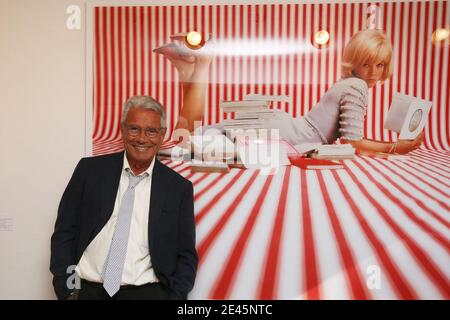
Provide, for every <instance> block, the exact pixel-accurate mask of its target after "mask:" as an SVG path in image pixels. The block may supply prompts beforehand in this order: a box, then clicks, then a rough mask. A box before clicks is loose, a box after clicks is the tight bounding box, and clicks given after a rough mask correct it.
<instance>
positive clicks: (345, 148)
mask: <svg viewBox="0 0 450 320" xmlns="http://www.w3.org/2000/svg"><path fill="white" fill-rule="evenodd" d="M310 156H311V158H316V159H326V160H346V159H354V158H355V148H353V147H352V145H350V144H322V145H319V146H318V147H317V149H315V150H314V152H312V153H311V154H310Z"/></svg>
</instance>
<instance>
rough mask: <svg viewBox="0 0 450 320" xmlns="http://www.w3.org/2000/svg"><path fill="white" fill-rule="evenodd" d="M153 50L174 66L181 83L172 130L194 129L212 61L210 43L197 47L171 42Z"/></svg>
mask: <svg viewBox="0 0 450 320" xmlns="http://www.w3.org/2000/svg"><path fill="white" fill-rule="evenodd" d="M155 52H157V53H160V54H163V55H164V56H165V57H167V58H168V59H169V61H170V62H171V63H172V64H173V65H174V66H175V68H176V69H177V71H178V74H179V77H180V82H181V83H182V88H183V101H182V108H181V112H180V115H179V119H178V122H177V124H176V126H175V129H186V130H188V132H192V131H193V130H194V129H195V128H194V126H195V122H196V121H202V120H203V117H204V114H205V100H206V91H207V89H208V77H209V66H210V64H211V62H212V54H211V50H210V42H207V43H206V45H205V46H204V47H203V48H201V49H199V50H192V49H188V48H185V47H181V46H178V45H177V44H175V43H171V44H169V45H167V46H164V47H161V48H159V49H156V50H155Z"/></svg>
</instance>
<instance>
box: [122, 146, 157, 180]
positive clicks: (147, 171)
mask: <svg viewBox="0 0 450 320" xmlns="http://www.w3.org/2000/svg"><path fill="white" fill-rule="evenodd" d="M155 159H156V155H155V156H154V157H153V160H152V162H151V163H150V165H149V166H148V168H147V169H146V170H145V171H144V172H142V173H141V174H139V175H138V176H141V175H143V174H145V173H147V174H148V176H149V177H151V176H152V172H153V167H154V166H155ZM126 169H130V172H131V173H133V171H132V170H131V167H130V164H129V163H128V159H127V153H126V152H125V153H124V155H123V168H122V171H125V170H126Z"/></svg>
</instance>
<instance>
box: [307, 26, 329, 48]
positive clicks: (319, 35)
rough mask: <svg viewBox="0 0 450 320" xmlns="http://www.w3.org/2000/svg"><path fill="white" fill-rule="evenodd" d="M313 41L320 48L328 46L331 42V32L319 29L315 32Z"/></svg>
mask: <svg viewBox="0 0 450 320" xmlns="http://www.w3.org/2000/svg"><path fill="white" fill-rule="evenodd" d="M311 42H312V45H313V46H314V47H316V48H318V49H323V48H326V47H328V45H329V44H330V34H329V33H328V31H326V30H320V31H317V32H316V33H315V34H313V37H312V39H311Z"/></svg>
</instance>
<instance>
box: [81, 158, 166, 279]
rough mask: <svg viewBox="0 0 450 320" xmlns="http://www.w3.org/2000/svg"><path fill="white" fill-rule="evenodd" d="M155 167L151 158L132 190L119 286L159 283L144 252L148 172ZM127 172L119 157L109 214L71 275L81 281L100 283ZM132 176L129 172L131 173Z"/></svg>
mask: <svg viewBox="0 0 450 320" xmlns="http://www.w3.org/2000/svg"><path fill="white" fill-rule="evenodd" d="M154 165H155V158H153V160H152V162H151V164H150V166H149V167H148V168H147V170H145V171H144V172H142V173H141V174H140V175H143V174H145V173H147V174H148V176H147V177H146V178H144V179H143V180H142V181H141V182H140V183H139V184H138V185H137V187H136V189H135V198H134V207H133V214H132V218H131V225H130V235H129V238H128V248H127V254H126V258H125V265H124V268H123V273H122V282H121V285H136V286H138V285H143V284H146V283H150V282H159V280H158V278H157V277H156V275H155V272H154V270H153V267H152V263H151V257H150V252H149V248H148V219H149V209H150V192H151V187H152V171H153V167H154ZM127 168H130V165H129V163H128V160H127V157H126V154H125V155H124V157H123V168H122V174H121V177H120V183H119V189H118V191H117V196H116V201H115V204H114V209H113V213H112V215H111V218H110V219H109V220H108V222H107V223H106V225H105V226H104V227H103V229H102V230H101V231H100V232H99V233H98V234H97V236H96V237H95V238H94V240H92V242H91V243H90V244H89V246H88V247H87V248H86V250H85V251H84V253H83V256H82V257H81V259H80V261H79V263H78V265H77V267H76V269H75V271H76V272H77V274H78V275H79V276H80V277H81V278H82V279H85V280H88V281H92V282H98V283H102V282H103V279H102V276H101V274H102V271H103V265H104V264H105V260H106V257H107V255H108V252H109V248H110V246H111V242H112V238H113V234H114V230H115V227H116V222H117V218H118V214H119V208H120V203H121V201H122V197H123V195H124V193H125V191H126V190H127V189H128V184H129V178H128V176H127V174H126V172H125V170H126V169H127ZM130 170H131V169H130ZM131 172H132V171H131Z"/></svg>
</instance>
